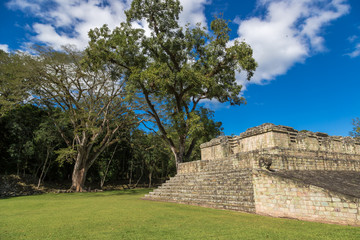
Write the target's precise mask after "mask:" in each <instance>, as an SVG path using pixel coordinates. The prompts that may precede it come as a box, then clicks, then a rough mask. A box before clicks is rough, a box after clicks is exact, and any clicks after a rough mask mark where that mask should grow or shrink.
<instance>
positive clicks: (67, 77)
mask: <svg viewBox="0 0 360 240" xmlns="http://www.w3.org/2000/svg"><path fill="white" fill-rule="evenodd" d="M37 50H38V57H37V58H36V60H33V61H31V64H30V65H31V66H32V67H31V70H32V72H31V76H32V78H34V79H35V80H36V81H37V83H38V84H37V88H36V89H35V92H34V94H35V95H36V97H35V100H37V101H38V104H39V105H41V106H45V107H46V108H48V109H49V110H52V117H53V119H54V123H55V125H56V127H57V130H58V131H59V133H60V134H61V136H62V137H63V139H64V140H65V142H66V144H67V148H66V149H62V151H59V152H58V153H59V154H60V157H64V158H67V159H71V160H72V161H73V162H74V169H73V173H72V186H71V189H73V190H76V191H83V190H84V183H85V180H86V174H87V172H88V170H89V168H90V167H91V166H92V165H93V163H94V162H95V161H96V160H97V158H98V157H99V155H100V154H101V153H102V152H103V151H104V149H106V148H107V147H109V146H110V145H111V144H113V143H115V142H116V141H118V139H117V137H116V136H118V135H117V133H118V132H119V130H121V129H124V128H126V127H127V126H129V125H131V124H134V122H136V119H135V118H134V115H133V114H131V110H130V107H129V106H128V105H127V103H126V102H125V82H124V76H123V72H122V71H121V69H119V68H118V67H117V66H114V67H112V66H110V65H107V67H106V68H105V67H102V66H99V67H97V68H96V69H95V68H90V67H89V66H88V65H87V64H85V62H86V61H85V60H84V58H83V55H82V53H81V52H77V51H74V50H72V49H71V48H64V51H62V52H57V51H54V50H52V49H48V48H41V47H39V48H38V49H37Z"/></svg>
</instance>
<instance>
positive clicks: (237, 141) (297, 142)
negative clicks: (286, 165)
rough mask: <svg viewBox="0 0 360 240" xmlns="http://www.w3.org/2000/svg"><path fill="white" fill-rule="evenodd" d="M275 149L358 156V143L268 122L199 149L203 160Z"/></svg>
mask: <svg viewBox="0 0 360 240" xmlns="http://www.w3.org/2000/svg"><path fill="white" fill-rule="evenodd" d="M274 147H276V148H279V149H292V150H294V151H297V152H318V156H320V154H324V156H325V155H326V154H329V153H330V154H331V153H339V154H342V155H343V154H347V155H358V156H357V159H359V158H358V157H359V156H360V142H359V141H356V140H355V139H353V138H350V137H338V136H328V135H327V134H325V133H319V132H317V133H314V132H309V131H297V130H295V129H293V128H291V127H286V126H277V125H274V124H269V123H267V124H263V125H261V126H258V127H254V128H250V129H248V130H247V131H246V132H244V133H241V134H240V135H239V136H234V137H226V136H222V137H220V138H217V139H213V140H211V141H210V142H208V143H204V144H202V145H201V146H200V148H201V153H202V154H201V159H203V160H205V159H207V160H210V159H215V158H220V157H225V156H228V155H230V154H233V153H239V152H248V151H254V150H261V149H269V148H274Z"/></svg>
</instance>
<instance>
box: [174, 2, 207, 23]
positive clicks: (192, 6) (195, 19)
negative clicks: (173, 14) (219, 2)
mask: <svg viewBox="0 0 360 240" xmlns="http://www.w3.org/2000/svg"><path fill="white" fill-rule="evenodd" d="M180 2H181V5H182V6H183V12H182V13H181V15H180V19H179V20H180V23H181V25H183V26H184V25H185V24H187V23H190V24H191V25H195V24H196V23H199V22H200V23H201V24H202V25H203V26H206V23H207V21H206V17H205V14H204V10H205V5H206V4H209V3H210V0H180Z"/></svg>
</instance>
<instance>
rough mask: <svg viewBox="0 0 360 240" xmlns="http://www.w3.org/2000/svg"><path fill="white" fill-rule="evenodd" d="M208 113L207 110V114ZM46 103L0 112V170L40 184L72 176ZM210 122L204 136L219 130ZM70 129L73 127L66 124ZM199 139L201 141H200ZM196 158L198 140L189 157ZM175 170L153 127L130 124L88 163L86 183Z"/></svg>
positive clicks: (148, 181) (151, 178)
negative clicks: (41, 106)
mask: <svg viewBox="0 0 360 240" xmlns="http://www.w3.org/2000/svg"><path fill="white" fill-rule="evenodd" d="M209 116H211V115H209ZM53 121H54V120H53V119H52V118H51V116H50V113H49V111H48V110H47V109H42V108H40V107H38V106H36V105H32V104H19V105H17V106H14V107H13V109H11V110H10V111H8V112H6V113H5V114H3V116H2V117H1V118H0V152H1V154H0V175H8V174H16V175H20V176H31V177H33V178H34V179H36V183H37V185H38V187H40V186H41V185H42V184H44V183H45V182H50V183H66V182H71V179H72V172H73V164H74V160H73V159H72V158H61V153H62V152H63V151H64V149H66V144H65V143H64V140H63V138H62V137H61V134H59V132H58V131H57V129H56V127H55V125H54V123H53ZM208 121H211V122H212V123H213V125H212V126H211V127H212V129H209V130H210V131H209V132H210V133H212V135H208V136H207V137H206V138H204V139H203V140H204V141H208V140H210V139H211V138H213V137H216V136H217V135H219V134H221V127H220V126H221V123H219V122H218V123H216V122H215V121H214V120H213V119H212V118H209V119H208ZM68 131H71V129H68ZM199 144H200V143H199ZM198 159H200V148H199V146H198V147H197V148H196V149H195V151H194V152H193V154H192V157H191V159H189V161H192V160H198ZM175 174H176V166H175V161H174V157H173V155H172V154H171V152H170V150H169V149H168V148H167V146H166V145H165V144H164V142H163V140H162V139H161V138H160V137H159V136H158V135H157V134H155V133H153V132H150V131H147V130H145V129H144V128H142V127H141V126H134V127H132V128H128V129H126V131H124V132H123V131H121V132H119V133H118V140H117V141H116V143H114V144H113V145H111V146H110V147H108V148H107V149H106V150H104V152H103V153H102V154H101V155H100V156H99V158H98V160H97V161H96V162H95V163H94V165H93V166H92V167H91V168H90V169H89V172H88V174H87V182H88V184H90V185H92V186H95V187H100V188H102V187H103V186H104V184H106V183H110V184H126V185H128V186H129V187H135V186H137V185H138V184H142V186H144V184H145V185H147V186H149V187H151V186H153V184H154V183H155V184H158V183H161V182H163V181H165V180H166V179H168V178H169V177H170V176H173V175H175Z"/></svg>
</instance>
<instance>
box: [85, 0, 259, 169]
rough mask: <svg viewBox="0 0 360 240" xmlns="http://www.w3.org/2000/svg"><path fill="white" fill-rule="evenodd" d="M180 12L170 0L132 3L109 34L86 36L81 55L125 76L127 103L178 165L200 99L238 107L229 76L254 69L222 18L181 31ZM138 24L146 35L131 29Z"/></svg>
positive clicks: (197, 119) (195, 132) (195, 126)
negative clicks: (135, 108)
mask: <svg viewBox="0 0 360 240" xmlns="http://www.w3.org/2000/svg"><path fill="white" fill-rule="evenodd" d="M181 11H182V6H181V5H180V3H179V1H176V0H166V1H159V0H134V1H133V2H132V4H131V8H130V9H129V10H128V11H127V12H126V16H127V22H124V23H121V25H120V26H119V27H118V28H116V29H115V30H113V31H112V32H111V31H110V30H109V29H108V27H107V26H103V27H102V28H99V29H93V30H91V31H90V32H89V36H90V42H89V47H88V48H87V50H86V53H87V56H88V58H90V59H92V60H93V62H94V63H93V65H99V64H115V65H117V66H119V67H121V68H122V69H124V71H126V74H127V79H128V81H127V89H128V91H129V93H132V94H133V98H132V99H133V101H134V102H136V103H137V104H138V105H139V106H141V107H142V109H143V111H144V112H145V113H146V114H147V115H148V116H150V117H151V119H152V121H153V122H154V125H151V124H150V125H148V126H147V127H148V128H149V129H153V130H154V131H155V132H157V133H158V134H160V136H161V137H162V139H163V140H164V141H165V142H166V143H167V145H168V146H169V147H170V149H171V151H172V153H173V154H174V157H175V159H176V163H177V164H178V163H181V162H183V161H184V160H185V159H186V158H188V156H190V155H191V152H192V150H193V148H194V146H195V144H196V143H197V141H198V140H199V133H201V132H202V131H204V121H203V118H202V117H201V114H200V110H199V104H201V101H202V100H217V101H219V102H221V103H224V102H229V103H230V104H231V105H240V104H242V103H244V102H245V99H244V98H243V97H241V96H240V91H241V88H242V86H241V85H239V84H237V81H236V72H240V71H245V72H246V73H247V79H248V80H250V79H251V77H252V76H253V74H254V71H255V69H256V67H257V63H256V62H255V60H254V58H253V57H252V49H251V47H250V46H249V45H248V44H246V43H245V42H239V41H236V40H235V41H230V37H229V32H230V29H229V27H228V22H227V21H226V20H224V19H223V18H215V19H214V20H213V21H212V22H211V25H210V29H206V28H205V27H202V26H201V25H200V24H197V25H196V27H190V26H189V25H187V26H185V27H181V26H180V25H179V21H178V19H179V14H180V12H181ZM144 21H146V23H147V26H148V28H149V30H150V32H145V31H144V30H143V29H140V28H135V27H133V26H134V24H133V23H134V22H138V23H141V22H144ZM154 126H155V127H154ZM200 135H201V134H200Z"/></svg>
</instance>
